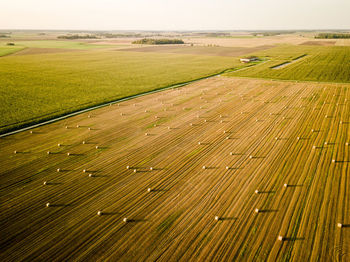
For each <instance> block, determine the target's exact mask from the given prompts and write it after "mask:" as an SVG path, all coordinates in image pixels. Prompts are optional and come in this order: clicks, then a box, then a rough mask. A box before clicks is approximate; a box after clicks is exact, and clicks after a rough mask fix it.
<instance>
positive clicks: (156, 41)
mask: <svg viewBox="0 0 350 262" xmlns="http://www.w3.org/2000/svg"><path fill="white" fill-rule="evenodd" d="M132 43H133V44H142V45H167V44H171V45H178V44H184V43H185V42H184V41H182V40H181V39H153V38H143V39H140V40H136V41H134V42H132Z"/></svg>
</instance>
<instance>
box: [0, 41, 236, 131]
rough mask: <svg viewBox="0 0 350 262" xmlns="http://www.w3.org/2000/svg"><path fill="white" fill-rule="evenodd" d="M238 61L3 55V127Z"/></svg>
mask: <svg viewBox="0 0 350 262" xmlns="http://www.w3.org/2000/svg"><path fill="white" fill-rule="evenodd" d="M57 42H59V41H57ZM54 44H55V43H53V44H52V45H54ZM238 65H240V64H239V62H238V59H232V58H231V57H209V56H194V55H179V54H155V53H140V52H137V53H136V52H135V53H134V52H118V51H106V50H93V51H84V52H82V51H81V52H67V53H61V54H37V55H23V56H7V57H3V58H1V59H0V79H1V91H0V92H1V94H0V103H1V105H2V106H1V108H0V115H1V118H0V130H1V131H2V132H4V131H5V130H9V129H13V128H17V127H19V126H23V125H26V124H28V123H33V122H38V121H41V120H44V119H49V118H52V117H54V116H59V115H62V114H66V113H69V112H72V111H76V110H78V109H82V108H86V107H90V106H93V105H96V104H101V103H104V102H109V101H112V100H116V99H119V98H122V97H126V96H130V95H135V94H139V93H142V92H145V91H150V90H155V89H159V88H162V87H166V86H170V85H173V84H176V83H181V82H185V81H189V80H193V79H197V78H200V77H203V76H207V75H210V74H213V73H218V72H221V71H223V70H225V69H227V68H231V67H234V66H238Z"/></svg>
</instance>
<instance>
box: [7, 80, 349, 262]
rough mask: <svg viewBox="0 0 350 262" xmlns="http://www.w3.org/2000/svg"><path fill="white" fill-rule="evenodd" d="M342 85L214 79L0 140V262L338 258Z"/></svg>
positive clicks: (345, 185)
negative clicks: (0, 261) (256, 191)
mask: <svg viewBox="0 0 350 262" xmlns="http://www.w3.org/2000/svg"><path fill="white" fill-rule="evenodd" d="M349 87H350V85H347V84H319V83H291V82H285V81H283V82H282V81H281V82H278V81H267V80H249V79H235V78H225V77H213V78H210V79H206V80H203V81H199V82H196V83H192V84H190V85H188V86H184V87H181V88H178V89H173V90H167V91H164V92H161V93H155V94H151V95H148V96H144V97H139V98H135V99H133V100H129V101H125V102H122V103H120V104H114V105H111V106H110V107H104V108H100V109H97V110H94V111H90V112H86V113H83V114H81V115H77V116H73V117H71V118H67V119H64V120H61V121H59V122H55V123H52V124H49V125H46V126H41V127H38V128H36V129H33V130H32V131H33V133H32V134H31V133H29V131H25V132H21V133H18V134H14V135H11V136H7V137H3V138H1V139H0V147H1V151H0V159H1V162H0V185H1V189H0V190H1V191H0V192H1V193H0V203H1V213H0V226H1V236H2V237H1V239H0V250H1V254H0V259H1V260H3V261H5V260H6V261H16V260H34V261H35V260H77V261H82V260H91V261H95V260H112V261H114V260H117V259H118V260H122V261H139V260H147V261H154V260H161V261H175V260H182V261H189V260H198V261H203V260H211V261H222V260H237V261H252V260H258V261H260V260H261V261H266V260H268V261H310V260H311V261H315V260H321V261H330V260H339V261H348V260H349V259H350V226H349V224H350V221H349V217H350V209H349V206H350V203H349V200H350V199H349V198H350V193H349V192H350V188H349V187H350V185H349V174H350V171H349V161H350V156H349V148H350V146H346V144H345V143H346V142H350V131H349V126H350V117H349V115H350V112H349V110H350V102H349V100H350V94H349ZM88 115H90V117H88ZM326 115H327V117H325V116H326ZM340 121H342V122H343V123H342V124H340ZM190 123H192V125H190ZM154 124H157V126H154ZM77 125H79V127H77ZM65 126H68V129H66V128H65ZM88 128H90V129H91V130H88ZM311 130H314V132H311ZM224 131H225V132H224ZM145 133H147V134H148V135H145ZM297 137H300V139H299V140H298V139H297ZM83 141H85V142H86V143H85V144H83V143H82V142H83ZM198 142H201V144H198ZM325 142H327V144H326V145H325ZM58 143H60V144H62V145H61V146H60V147H58V146H57V144H58ZM96 146H98V148H97V149H96ZM313 146H316V148H315V149H313ZM14 150H17V154H14V153H13V152H14ZM47 151H50V152H51V153H50V154H47V153H46V152H47ZM68 152H69V153H70V155H69V156H68V155H67V153H68ZM230 152H232V155H230ZM250 156H251V158H250ZM332 159H335V160H336V162H335V163H332ZM126 166H130V169H126ZM203 166H206V167H207V168H206V169H203V168H202V167H203ZM226 166H227V167H228V168H229V169H226V168H225V167H226ZM150 167H153V170H150ZM58 168H60V172H57V169H58ZM84 169H85V170H86V172H85V173H84V172H83V170H84ZM134 169H136V171H137V172H134V171H133V170H134ZM88 174H93V177H88ZM44 181H47V182H48V183H49V184H48V185H43V182H44ZM284 183H287V184H288V185H289V186H288V187H287V188H285V187H284V186H283V184H284ZM149 187H150V188H152V189H153V190H152V192H147V188H149ZM256 189H258V190H259V191H260V193H258V194H255V193H254V191H255V190H256ZM47 202H50V203H51V204H52V206H50V207H49V208H46V207H45V204H46V203H47ZM255 208H259V210H261V211H262V212H259V213H255V212H254V209H255ZM98 210H102V211H103V212H104V214H103V215H102V216H97V211H98ZM216 215H217V216H219V217H220V220H219V221H215V219H214V217H215V216H216ZM123 217H128V218H129V219H131V222H127V223H124V222H123V221H122V219H123ZM337 223H343V224H344V225H346V227H343V228H337ZM278 235H283V236H284V237H285V238H286V239H285V240H284V241H278V240H277V236H278Z"/></svg>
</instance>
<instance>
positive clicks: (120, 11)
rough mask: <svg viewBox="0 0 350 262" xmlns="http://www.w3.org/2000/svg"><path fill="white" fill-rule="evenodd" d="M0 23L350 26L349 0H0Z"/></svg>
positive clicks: (68, 26)
mask: <svg viewBox="0 0 350 262" xmlns="http://www.w3.org/2000/svg"><path fill="white" fill-rule="evenodd" d="M0 29H77V30H259V29H260V30H264V29H350V0H171V1H170V0H0Z"/></svg>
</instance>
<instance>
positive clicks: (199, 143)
mask: <svg viewBox="0 0 350 262" xmlns="http://www.w3.org/2000/svg"><path fill="white" fill-rule="evenodd" d="M201 144H202V143H201V142H198V145H201ZM15 154H16V153H15Z"/></svg>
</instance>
